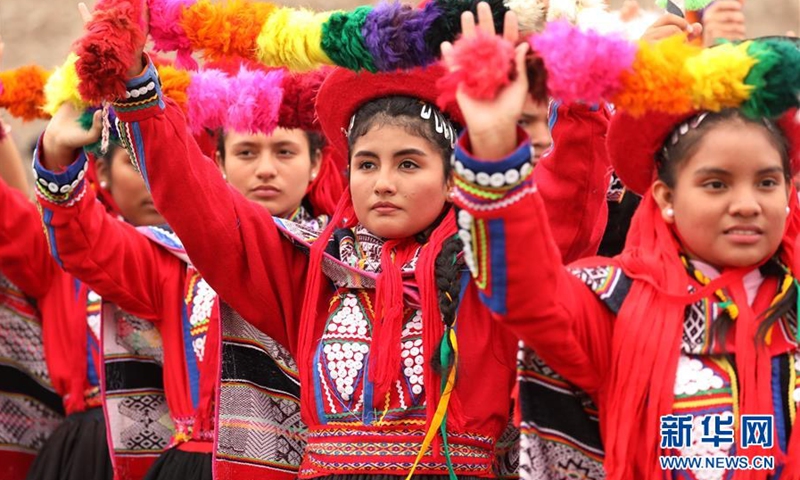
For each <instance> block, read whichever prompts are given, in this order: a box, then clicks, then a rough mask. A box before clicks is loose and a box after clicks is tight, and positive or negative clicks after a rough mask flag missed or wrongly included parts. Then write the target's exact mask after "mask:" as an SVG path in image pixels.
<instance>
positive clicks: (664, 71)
mask: <svg viewBox="0 0 800 480" xmlns="http://www.w3.org/2000/svg"><path fill="white" fill-rule="evenodd" d="M498 42H501V43H502V42H505V40H502V39H499V40H498V39H494V38H493V39H489V38H485V37H480V36H478V37H476V38H470V39H461V40H459V41H457V42H456V43H455V45H454V51H453V58H454V59H455V63H456V64H455V69H454V72H453V73H451V74H450V77H458V80H459V81H458V82H454V81H452V80H451V78H450V77H445V79H443V80H442V82H441V83H440V87H442V86H443V87H450V88H451V89H453V88H454V87H453V85H455V86H458V85H459V84H464V85H470V84H471V83H473V82H476V81H478V77H477V72H478V70H476V69H475V68H472V67H471V65H472V64H473V63H474V58H475V55H478V56H481V57H485V54H484V52H485V51H487V50H489V49H491V50H492V51H493V52H495V53H496V55H497V56H502V58H493V60H492V61H493V62H494V64H495V65H500V64H503V63H504V62H507V61H513V50H510V49H509V48H498V47H496V46H494V44H496V43H498ZM529 42H530V45H531V47H532V48H533V50H534V51H535V52H536V54H537V55H538V56H539V57H540V58H541V60H542V61H543V63H544V68H545V70H546V74H547V90H548V92H547V93H548V95H549V96H550V97H553V98H556V99H559V100H563V101H567V102H574V101H581V102H585V103H590V104H597V103H602V102H611V103H613V104H614V105H615V106H616V107H617V108H618V109H620V110H624V111H626V112H628V113H630V114H632V115H641V114H643V113H645V112H648V111H659V112H666V113H674V114H680V113H688V112H691V111H693V110H708V111H719V110H721V109H724V108H742V109H743V110H744V112H745V113H746V114H747V115H749V116H752V117H777V116H779V115H780V114H781V113H782V112H784V111H786V110H788V109H791V108H796V107H799V106H800V100H799V99H798V94H799V93H800V49H798V48H797V46H796V45H795V44H794V43H792V42H789V41H784V40H779V39H764V40H751V41H747V42H742V43H739V44H735V45H734V44H728V45H722V46H719V47H715V48H709V49H702V48H700V47H696V46H693V45H691V44H689V43H687V42H686V41H685V39H684V38H683V37H682V36H673V37H670V38H667V39H664V40H662V41H659V42H656V43H650V42H647V41H639V42H638V43H632V42H629V41H628V40H626V39H625V38H624V37H623V36H622V35H619V34H613V33H612V34H600V33H598V32H596V31H593V30H590V29H589V30H584V29H581V28H578V27H576V26H573V25H570V24H569V23H566V22H562V21H557V22H552V23H549V24H548V25H547V27H546V28H545V30H544V31H543V32H542V33H541V34H536V35H533V36H531V37H530V38H529ZM508 46H510V44H509V45H508ZM480 80H481V81H482V82H483V84H482V89H483V90H484V91H497V90H499V88H500V87H501V86H502V84H503V82H507V81H508V79H507V78H503V79H498V78H496V77H495V76H481V77H480ZM453 94H454V93H453V92H452V91H444V92H442V95H443V97H447V96H451V95H453Z"/></svg>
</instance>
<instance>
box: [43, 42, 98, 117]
mask: <svg viewBox="0 0 800 480" xmlns="http://www.w3.org/2000/svg"><path fill="white" fill-rule="evenodd" d="M77 61H78V56H77V55H75V54H74V53H70V54H69V55H68V56H67V60H66V61H65V62H64V64H63V65H61V66H60V67H58V68H57V69H55V71H54V72H53V74H52V75H50V78H49V79H48V80H47V83H46V84H45V86H44V96H45V104H44V111H45V112H47V113H48V114H50V115H55V114H56V112H57V111H58V109H59V107H61V105H63V104H65V103H70V104H72V105H73V106H74V107H75V109H76V110H78V111H82V110H84V109H85V108H86V107H87V105H88V104H87V103H86V102H85V101H83V99H82V98H81V95H80V93H78V84H79V83H80V79H79V78H78V72H77V71H76V70H75V62H77Z"/></svg>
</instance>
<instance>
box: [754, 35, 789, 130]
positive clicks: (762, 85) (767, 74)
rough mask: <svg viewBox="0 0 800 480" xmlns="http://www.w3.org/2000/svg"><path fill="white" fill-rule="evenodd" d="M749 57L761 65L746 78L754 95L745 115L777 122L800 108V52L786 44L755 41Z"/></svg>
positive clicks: (772, 41) (777, 41)
mask: <svg viewBox="0 0 800 480" xmlns="http://www.w3.org/2000/svg"><path fill="white" fill-rule="evenodd" d="M747 53H748V54H749V55H750V56H752V57H754V58H755V59H756V60H758V63H756V64H755V65H754V66H753V68H751V69H750V72H749V73H748V74H747V77H746V78H745V83H746V84H747V85H751V86H753V91H752V92H751V94H750V98H749V99H748V100H747V101H746V102H745V103H744V104H742V107H741V109H742V112H743V113H744V114H745V115H747V116H749V117H751V118H758V117H768V118H776V117H779V116H781V115H782V114H783V113H784V112H785V111H786V110H788V109H790V108H794V107H798V106H800V101H798V94H800V49H798V48H797V46H796V45H795V44H794V43H792V42H788V41H785V40H755V41H753V43H752V44H751V45H750V47H748V49H747Z"/></svg>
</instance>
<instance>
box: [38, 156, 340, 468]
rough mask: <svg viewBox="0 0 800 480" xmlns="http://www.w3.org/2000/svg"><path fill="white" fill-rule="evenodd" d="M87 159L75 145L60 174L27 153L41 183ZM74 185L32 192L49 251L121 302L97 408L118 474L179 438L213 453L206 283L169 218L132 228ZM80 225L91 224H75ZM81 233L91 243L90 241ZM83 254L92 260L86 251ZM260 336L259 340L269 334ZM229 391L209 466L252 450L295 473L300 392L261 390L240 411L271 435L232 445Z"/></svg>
mask: <svg viewBox="0 0 800 480" xmlns="http://www.w3.org/2000/svg"><path fill="white" fill-rule="evenodd" d="M85 162H86V159H85V157H84V156H80V157H79V158H78V160H77V161H76V162H75V163H74V164H73V165H71V166H70V167H69V168H68V169H67V173H68V174H72V177H69V176H67V177H65V178H66V179H64V178H58V176H57V175H54V174H52V173H51V172H48V171H46V170H45V169H44V168H42V167H41V165H40V164H39V163H38V162H37V164H36V165H37V175H38V176H39V178H46V179H48V180H47V181H48V183H55V182H64V183H63V185H67V186H71V185H72V184H73V183H75V180H70V178H72V179H78V176H77V175H79V173H78V174H76V173H75V172H82V171H83V168H84V165H85ZM59 185H61V183H59ZM75 186H76V189H75V190H74V191H71V194H70V195H67V196H66V197H64V198H61V199H60V201H56V199H50V200H48V199H45V198H42V196H41V195H40V198H39V200H40V202H41V204H42V208H43V218H44V221H45V225H46V226H47V228H48V233H49V234H50V238H51V241H52V242H53V244H54V245H55V247H54V249H55V252H56V254H57V255H58V258H59V259H61V261H62V262H63V263H64V265H65V268H68V269H70V270H72V271H73V272H75V273H76V274H77V275H79V276H81V277H83V278H85V279H86V280H87V281H88V282H89V283H91V284H92V285H95V286H96V287H97V290H98V291H100V292H103V293H104V298H111V299H116V300H117V302H118V304H119V305H121V306H122V307H123V308H125V311H122V310H119V309H116V308H114V307H113V306H112V305H106V306H105V307H104V311H103V327H102V329H103V335H102V337H103V342H102V344H103V359H102V362H103V365H104V374H105V377H104V380H105V385H104V388H105V393H106V413H107V417H108V422H109V432H110V433H111V437H110V439H109V442H110V444H111V445H112V447H113V450H114V452H115V456H114V459H115V472H116V474H117V476H118V477H119V478H139V477H141V476H142V475H144V473H145V471H146V470H147V468H149V466H150V464H152V462H153V461H154V460H155V458H156V457H157V456H158V455H159V454H161V452H162V451H164V449H167V448H171V447H178V448H183V447H182V446H181V445H182V444H183V443H185V442H189V441H192V442H199V443H200V444H204V445H199V446H194V447H191V448H192V449H193V450H192V451H198V449H199V451H203V452H206V453H211V452H212V451H213V450H214V448H213V444H212V442H213V441H214V440H215V432H214V420H213V418H214V417H213V416H214V403H215V401H216V395H217V392H216V390H215V388H214V386H215V384H216V382H217V381H218V376H219V372H220V364H219V361H218V359H219V353H218V352H219V348H220V338H219V321H220V320H219V300H218V297H217V295H216V293H215V292H214V290H213V289H212V288H211V287H210V286H209V284H208V283H207V282H206V281H205V280H204V279H203V278H202V277H201V276H200V274H199V273H198V272H197V270H196V269H195V268H194V267H193V266H192V265H191V264H189V263H187V262H188V257H187V256H186V253H185V251H184V250H183V246H182V244H181V243H180V241H179V240H178V238H177V236H175V234H174V233H173V232H172V231H171V230H169V229H168V228H165V227H143V228H139V229H138V233H137V232H136V230H135V229H134V228H133V227H131V226H129V225H127V224H125V223H124V222H120V221H118V220H116V219H114V218H112V217H111V216H109V215H108V214H106V213H105V211H104V210H103V208H102V207H101V206H100V204H99V203H97V202H95V201H94V192H93V191H91V190H87V189H86V187H84V186H83V185H82V184H80V181H78V184H76V185H75ZM59 189H60V187H59ZM56 190H58V189H56ZM67 197H68V198H67ZM292 218H293V220H295V221H297V222H298V225H303V226H305V227H307V228H312V229H316V230H317V231H318V230H319V229H320V228H321V225H324V224H325V223H326V219H325V218H324V217H320V218H311V216H310V215H309V214H308V213H307V212H306V211H305V209H302V208H301V209H299V210H298V211H297V212H295V214H294V216H293V217H292ZM81 232H91V233H90V234H88V235H86V236H84V234H83V233H81ZM87 237H88V238H91V239H97V240H98V241H100V242H101V244H100V245H98V246H95V245H94V244H93V242H90V241H88V240H86V238H87ZM122 252H124V254H122ZM87 255H89V256H90V257H91V258H93V262H87V261H86V260H85V258H86V256H87ZM132 268H133V270H131V269H132ZM128 312H130V313H128ZM230 318H231V319H232V320H231V324H230V325H227V326H226V328H227V329H228V332H229V335H236V332H237V328H240V326H239V325H238V324H237V323H236V321H235V316H234V315H231V316H230ZM262 337H263V336H262ZM236 341H237V340H236V339H235V338H233V337H228V338H227V339H226V347H227V348H228V352H229V353H230V357H229V358H228V359H227V360H226V365H227V366H228V367H231V366H232V367H233V368H234V369H233V370H232V371H231V369H230V368H228V369H227V370H226V369H223V370H222V371H223V378H224V379H223V384H224V385H225V386H226V387H232V385H233V384H234V383H236V382H237V381H238V380H240V379H239V378H238V377H237V375H238V374H237V370H236V369H235V366H236V365H242V362H243V361H249V360H251V359H249V358H245V359H242V358H238V361H237V357H238V355H237V353H241V351H240V350H237V349H236V348H235V346H234V345H233V344H234V343H235V342H236ZM258 341H259V342H260V343H257V345H261V346H264V345H266V344H267V343H268V342H269V341H268V340H264V339H258ZM267 355H268V356H270V355H271V356H272V357H274V358H277V359H280V361H282V362H283V364H284V367H285V369H286V375H287V377H288V378H289V379H291V377H292V375H294V376H296V372H294V370H296V367H295V366H294V364H293V362H291V361H289V359H290V357H289V355H288V354H287V353H286V352H285V351H283V353H279V352H278V351H277V350H276V351H267ZM272 357H270V358H272ZM262 360H266V361H269V359H264V358H262ZM162 367H163V368H162ZM251 367H255V368H257V367H258V366H257V365H253V366H251ZM255 371H257V372H258V373H259V374H263V371H259V370H255ZM275 373H276V374H279V372H275ZM273 380H274V381H275V384H276V385H281V382H282V380H281V379H280V378H274V379H273V378H271V377H269V376H268V377H266V378H264V379H262V380H260V381H261V383H262V384H265V385H267V389H269V388H273V387H272V385H273V384H272V382H273ZM290 381H291V380H290ZM232 388H233V387H232ZM232 391H239V392H240V391H241V389H238V390H236V389H235V388H234V389H233V390H231V389H228V388H226V390H225V395H224V396H221V397H220V400H219V401H220V402H223V403H224V405H225V406H226V408H227V407H228V406H230V411H228V410H221V415H222V417H221V418H222V419H223V421H224V422H225V425H226V426H227V427H231V426H233V429H232V430H231V429H227V430H225V433H224V435H223V437H222V438H220V441H221V442H222V443H220V444H218V447H217V450H218V451H219V452H220V454H221V456H220V465H221V466H220V467H219V468H221V469H225V470H224V471H225V472H227V473H226V474H233V475H235V474H237V472H240V473H247V470H246V468H244V467H243V468H242V469H241V470H240V469H239V467H238V465H235V464H236V463H239V462H243V463H247V462H251V464H252V465H255V466H256V467H257V468H260V469H261V468H267V469H268V471H269V473H268V475H274V477H273V478H287V479H288V478H294V477H295V476H296V472H297V468H298V465H299V461H300V452H301V451H302V445H303V444H302V441H301V439H300V435H301V434H302V431H303V426H302V424H301V423H300V422H299V413H298V403H299V400H298V396H299V392H297V390H296V389H295V390H293V391H291V392H290V393H289V395H288V396H287V397H288V398H285V397H281V396H280V395H272V394H267V395H262V396H261V397H259V399H260V400H261V401H262V403H261V404H257V405H253V407H254V408H256V409H258V410H256V415H252V414H251V418H250V419H251V420H255V421H256V422H258V421H261V422H270V421H272V420H273V419H274V420H275V422H276V424H274V425H271V426H270V430H269V432H268V433H267V434H266V436H265V437H264V436H262V437H261V440H263V439H264V438H269V439H271V444H270V443H269V442H268V444H261V445H259V446H258V447H257V450H256V451H255V452H253V451H248V450H239V448H238V447H239V445H240V443H241V440H240V439H239V438H236V436H235V435H234V434H235V433H237V432H240V431H241V430H240V429H239V428H238V424H236V421H235V420H236V419H240V418H241V417H242V416H243V415H245V414H244V413H243V412H242V410H241V408H238V409H237V408H236V406H235V405H236V400H237V399H232V397H231V396H230V394H231V392H232ZM284 400H286V401H284ZM270 402H272V403H270ZM275 402H277V403H275ZM276 407H277V408H276ZM268 408H273V410H272V411H271V412H272V413H273V415H272V416H270V417H267V418H264V419H261V420H259V419H258V416H260V415H261V414H263V413H264V410H260V409H268ZM253 417H255V418H253ZM250 444H251V445H252V444H255V442H250Z"/></svg>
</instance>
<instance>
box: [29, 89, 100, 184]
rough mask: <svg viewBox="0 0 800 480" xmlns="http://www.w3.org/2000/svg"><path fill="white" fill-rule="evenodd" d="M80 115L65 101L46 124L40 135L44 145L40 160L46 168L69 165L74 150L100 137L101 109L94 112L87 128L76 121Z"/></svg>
mask: <svg viewBox="0 0 800 480" xmlns="http://www.w3.org/2000/svg"><path fill="white" fill-rule="evenodd" d="M80 116H81V111H80V110H78V109H76V108H75V107H74V106H73V105H72V104H71V103H70V102H65V103H64V104H63V105H61V107H59V109H58V111H57V112H56V114H55V115H53V118H51V119H50V123H48V124H47V128H46V129H45V131H44V135H43V136H42V145H43V146H44V155H43V156H42V161H43V162H44V163H43V165H44V167H45V168H47V169H48V170H57V169H59V168H61V167H66V166H68V165H70V164H71V163H72V162H73V161H75V151H76V150H79V149H81V148H83V147H85V146H87V145H91V144H93V143H95V142H97V141H98V140H99V139H100V134H101V132H102V130H103V123H102V121H101V111H100V110H98V111H97V112H95V114H94V117H93V118H92V127H91V128H90V129H89V130H86V129H84V128H83V127H82V126H81V124H80V123H79V122H78V119H79V118H80Z"/></svg>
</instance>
